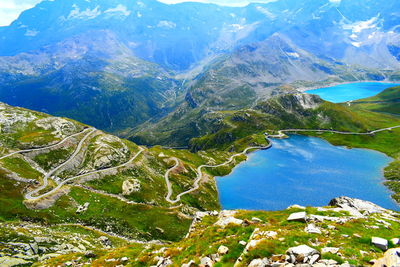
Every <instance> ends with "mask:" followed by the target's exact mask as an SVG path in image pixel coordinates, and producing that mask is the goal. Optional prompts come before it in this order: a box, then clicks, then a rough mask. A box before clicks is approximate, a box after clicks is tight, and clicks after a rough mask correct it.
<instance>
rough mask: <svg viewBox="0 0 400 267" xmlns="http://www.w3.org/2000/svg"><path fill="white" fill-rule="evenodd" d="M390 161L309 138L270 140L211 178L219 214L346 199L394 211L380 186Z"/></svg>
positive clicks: (324, 203)
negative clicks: (214, 180) (230, 169)
mask: <svg viewBox="0 0 400 267" xmlns="http://www.w3.org/2000/svg"><path fill="white" fill-rule="evenodd" d="M391 161H392V159H391V158H389V157H387V156H386V155H384V154H382V153H379V152H375V151H372V150H366V149H347V148H344V147H337V146H333V145H331V144H330V143H328V142H327V141H325V140H322V139H320V138H315V137H307V136H301V135H292V136H291V137H290V138H289V139H281V140H279V139H276V140H275V139H274V140H273V146H272V148H271V149H269V150H260V151H256V152H253V153H251V154H250V155H249V158H248V160H247V161H246V162H244V163H242V164H240V165H239V166H238V167H236V168H235V169H234V170H233V172H232V173H231V174H230V175H228V176H225V177H218V178H217V186H218V189H219V194H220V201H221V204H222V207H223V208H224V209H249V210H281V209H285V208H287V207H288V206H290V205H293V204H299V205H304V206H326V205H327V204H328V203H329V201H330V200H331V199H332V198H335V197H339V196H348V197H353V198H360V199H364V200H368V201H372V202H373V203H376V204H378V205H380V206H382V207H385V208H388V209H393V210H399V206H397V205H396V203H395V202H394V201H393V200H392V199H391V198H390V194H391V192H390V191H389V190H388V189H387V188H386V187H385V186H384V185H383V184H382V181H383V168H384V167H385V166H387V165H388V164H389V162H391Z"/></svg>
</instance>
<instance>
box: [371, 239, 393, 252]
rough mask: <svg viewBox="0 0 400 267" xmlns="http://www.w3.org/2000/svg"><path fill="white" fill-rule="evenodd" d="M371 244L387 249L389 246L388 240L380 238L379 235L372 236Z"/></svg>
mask: <svg viewBox="0 0 400 267" xmlns="http://www.w3.org/2000/svg"><path fill="white" fill-rule="evenodd" d="M371 242H372V244H373V245H374V246H375V247H377V248H380V249H382V250H387V249H388V246H389V242H388V241H387V240H386V239H383V238H380V237H372V241H371Z"/></svg>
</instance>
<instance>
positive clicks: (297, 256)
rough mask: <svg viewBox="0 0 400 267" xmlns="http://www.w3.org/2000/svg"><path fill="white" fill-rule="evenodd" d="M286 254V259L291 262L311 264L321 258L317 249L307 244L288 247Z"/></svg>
mask: <svg viewBox="0 0 400 267" xmlns="http://www.w3.org/2000/svg"><path fill="white" fill-rule="evenodd" d="M286 254H287V255H288V256H289V260H288V261H289V262H290V263H293V264H297V263H306V264H311V265H312V264H314V263H316V262H317V261H318V260H319V259H320V258H321V255H320V253H319V251H318V250H316V249H314V248H311V247H309V246H307V245H300V246H297V247H292V248H289V249H288V250H287V251H286Z"/></svg>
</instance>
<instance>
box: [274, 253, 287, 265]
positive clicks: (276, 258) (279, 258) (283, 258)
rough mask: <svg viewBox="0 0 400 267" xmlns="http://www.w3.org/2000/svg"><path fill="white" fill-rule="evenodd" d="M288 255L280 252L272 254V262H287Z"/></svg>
mask: <svg viewBox="0 0 400 267" xmlns="http://www.w3.org/2000/svg"><path fill="white" fill-rule="evenodd" d="M286 257H287V256H286V255H283V254H279V255H272V257H271V261H272V262H280V263H284V262H286V260H287V258H286Z"/></svg>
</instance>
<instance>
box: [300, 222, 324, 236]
mask: <svg viewBox="0 0 400 267" xmlns="http://www.w3.org/2000/svg"><path fill="white" fill-rule="evenodd" d="M304 231H305V232H306V233H309V234H322V232H321V229H319V228H318V227H316V226H315V224H313V223H310V224H308V225H307V226H306V228H305V229H304Z"/></svg>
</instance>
